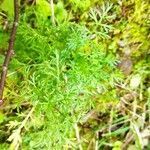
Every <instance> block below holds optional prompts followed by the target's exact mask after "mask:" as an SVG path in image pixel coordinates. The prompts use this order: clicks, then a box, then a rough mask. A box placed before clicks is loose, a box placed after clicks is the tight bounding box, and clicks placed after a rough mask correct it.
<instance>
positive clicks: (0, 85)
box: [0, 0, 19, 102]
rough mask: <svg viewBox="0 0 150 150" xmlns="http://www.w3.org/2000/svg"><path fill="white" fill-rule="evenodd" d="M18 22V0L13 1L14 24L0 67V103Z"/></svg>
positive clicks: (12, 52)
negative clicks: (0, 67)
mask: <svg viewBox="0 0 150 150" xmlns="http://www.w3.org/2000/svg"><path fill="white" fill-rule="evenodd" d="M18 21H19V0H14V22H13V27H12V31H11V34H10V40H9V46H8V50H7V54H6V56H5V60H4V63H3V66H2V73H1V80H0V101H1V102H2V101H3V100H2V99H3V92H4V85H5V80H6V76H7V70H8V65H9V62H10V59H11V57H12V55H13V54H14V50H13V48H14V41H15V37H16V31H17V26H18Z"/></svg>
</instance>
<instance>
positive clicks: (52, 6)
mask: <svg viewBox="0 0 150 150" xmlns="http://www.w3.org/2000/svg"><path fill="white" fill-rule="evenodd" d="M49 2H50V7H51V13H52V16H51V18H52V19H51V20H52V25H53V26H54V25H55V14H54V2H53V0H49Z"/></svg>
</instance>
